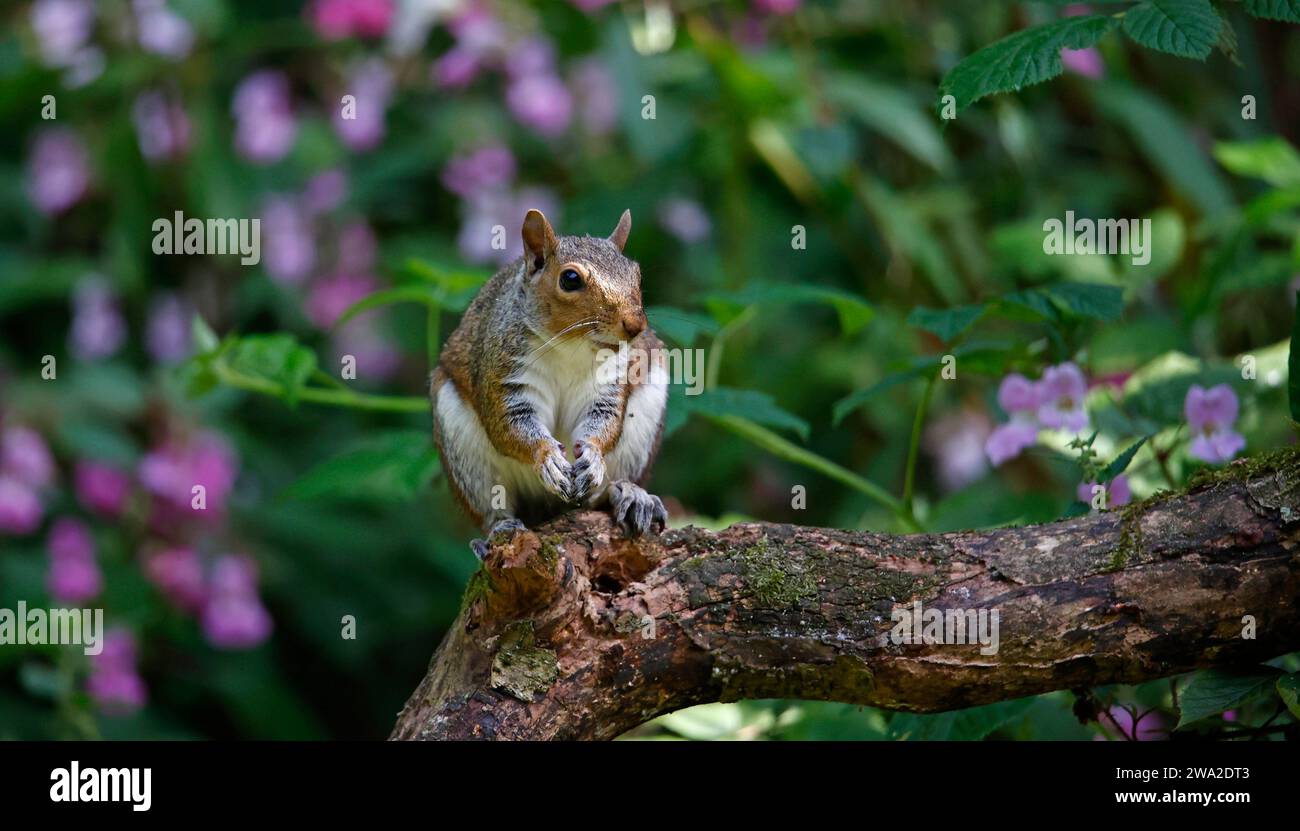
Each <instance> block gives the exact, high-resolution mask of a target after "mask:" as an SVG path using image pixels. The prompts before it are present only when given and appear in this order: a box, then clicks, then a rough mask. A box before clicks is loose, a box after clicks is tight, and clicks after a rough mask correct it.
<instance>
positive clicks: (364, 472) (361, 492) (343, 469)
mask: <svg viewBox="0 0 1300 831" xmlns="http://www.w3.org/2000/svg"><path fill="white" fill-rule="evenodd" d="M438 470H439V464H438V451H437V450H436V449H435V448H434V446H433V443H432V442H431V441H430V439H429V436H428V435H427V434H426V433H423V432H420V431H416V430H400V431H394V432H391V433H385V434H381V435H378V436H371V437H369V438H367V439H365V440H363V441H361V442H358V443H357V444H354V445H353V446H352V447H350V448H349V449H347V450H345V451H343V452H342V453H340V454H339V455H337V456H335V457H333V458H332V459H328V460H327V461H324V462H321V463H320V464H319V465H317V466H316V467H314V468H312V469H311V470H310V471H308V472H307V473H306V474H305V475H303V477H302V478H301V479H299V480H298V481H296V482H294V483H293V484H292V485H290V486H289V487H288V489H287V490H285V491H284V493H283V496H284V497H285V498H289V499H316V498H320V497H335V498H354V499H355V498H362V499H373V500H378V501H392V500H402V501H406V500H410V499H412V498H414V497H415V496H416V495H418V494H419V492H420V491H421V490H422V489H423V488H424V487H425V486H427V485H428V483H429V481H430V480H431V479H433V477H434V476H435V475H436V474H437V473H438Z"/></svg>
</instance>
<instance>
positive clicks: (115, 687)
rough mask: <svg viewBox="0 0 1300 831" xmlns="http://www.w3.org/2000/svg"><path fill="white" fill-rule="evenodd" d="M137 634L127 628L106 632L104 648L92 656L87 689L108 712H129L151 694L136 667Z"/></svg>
mask: <svg viewBox="0 0 1300 831" xmlns="http://www.w3.org/2000/svg"><path fill="white" fill-rule="evenodd" d="M135 663H136V655H135V638H133V637H132V636H131V633H130V632H128V631H127V630H125V629H120V628H118V629H113V630H111V631H109V632H108V633H106V634H105V635H104V648H103V651H101V652H100V653H99V654H98V655H94V656H92V657H91V659H90V677H89V678H87V679H86V692H88V693H89V694H90V697H91V698H92V699H94V701H95V703H96V704H97V705H98V706H99V708H100V710H101V711H103V712H104V713H106V714H108V715H115V716H121V715H129V714H130V713H133V712H135V711H136V710H139V709H140V708H141V707H143V706H144V704H145V701H146V699H147V697H148V694H147V690H146V689H145V684H144V679H143V678H141V677H140V675H139V673H138V672H137V671H136V665H135Z"/></svg>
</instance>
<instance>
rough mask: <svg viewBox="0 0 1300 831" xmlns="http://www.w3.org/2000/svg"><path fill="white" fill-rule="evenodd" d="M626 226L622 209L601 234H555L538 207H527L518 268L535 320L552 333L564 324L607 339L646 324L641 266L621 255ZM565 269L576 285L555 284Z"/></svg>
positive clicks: (574, 332) (572, 333) (627, 336)
mask: <svg viewBox="0 0 1300 831" xmlns="http://www.w3.org/2000/svg"><path fill="white" fill-rule="evenodd" d="M631 229H632V214H631V212H630V211H624V212H623V216H622V217H621V218H620V219H619V222H618V225H617V227H615V229H614V232H613V233H612V234H611V235H610V236H609V238H607V239H600V238H596V237H586V236H584V237H557V236H556V235H555V231H554V230H553V229H552V228H551V224H550V223H549V222H547V220H546V217H545V216H543V215H542V213H541V211H536V210H532V211H529V212H528V215H527V216H526V217H525V218H524V227H523V240H524V268H525V269H526V273H527V275H528V280H529V282H530V283H531V285H532V286H533V288H534V298H535V302H536V304H537V309H538V312H539V316H540V318H541V321H542V323H543V325H545V327H546V328H547V329H548V330H549V331H550V333H551V334H552V335H557V334H559V333H561V332H566V330H568V331H567V332H566V334H565V337H583V336H585V337H588V338H590V339H591V340H594V341H596V342H598V343H603V344H606V345H613V344H615V343H617V342H618V341H620V340H631V339H632V338H634V337H636V336H637V335H638V334H639V333H640V332H641V331H642V330H644V329H645V328H646V326H647V321H646V316H645V311H644V309H643V308H642V305H641V268H640V266H638V265H637V264H636V263H635V262H633V261H632V260H629V259H628V258H627V257H625V256H623V245H625V244H626V242H627V237H628V234H629V233H630V232H631ZM570 269H571V270H573V271H575V272H577V274H578V275H579V276H580V277H581V278H582V287H581V288H580V289H578V290H576V291H565V290H564V289H562V288H560V275H561V274H563V273H564V272H565V271H567V270H570ZM570 327H572V328H570Z"/></svg>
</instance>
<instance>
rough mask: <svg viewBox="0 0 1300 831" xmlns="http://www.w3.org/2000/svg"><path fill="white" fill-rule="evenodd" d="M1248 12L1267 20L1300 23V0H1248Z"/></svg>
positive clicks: (1252, 15)
mask: <svg viewBox="0 0 1300 831" xmlns="http://www.w3.org/2000/svg"><path fill="white" fill-rule="evenodd" d="M1246 12H1247V13H1248V14H1250V16H1251V17H1262V18H1264V19H1265V20H1285V21H1287V22H1288V23H1300V0H1246Z"/></svg>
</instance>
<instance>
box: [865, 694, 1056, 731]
mask: <svg viewBox="0 0 1300 831" xmlns="http://www.w3.org/2000/svg"><path fill="white" fill-rule="evenodd" d="M1033 703H1034V699H1033V697H1029V698H1017V699H1015V700H1013V701H999V702H997V703H996V704H986V705H984V706H982V707H970V708H968V709H965V710H956V711H953V712H949V713H934V714H932V715H914V714H912V713H898V714H896V715H894V716H893V717H892V718H891V719H890V721H889V733H890V736H891V737H892V738H895V739H908V740H912V741H968V742H974V741H980V740H982V739H984V738H986V737H987V736H988V735H989V734H990V733H992V732H993V731H994V730H997V729H998V728H1000V727H1003V726H1004V725H1006V724H1007V723H1008V722H1010V721H1012V720H1014V719H1016V718H1018V717H1020V716H1022V715H1024V713H1025V711H1026V710H1028V709H1029V708H1030V707H1031V706H1032V705H1033Z"/></svg>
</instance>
